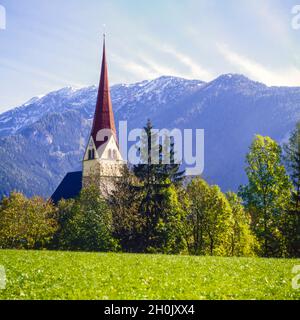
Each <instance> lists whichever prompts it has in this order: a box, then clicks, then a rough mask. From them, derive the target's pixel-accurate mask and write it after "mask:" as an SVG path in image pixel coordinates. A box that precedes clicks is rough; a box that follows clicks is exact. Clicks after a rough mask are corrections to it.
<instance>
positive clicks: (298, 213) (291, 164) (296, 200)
mask: <svg viewBox="0 0 300 320" xmlns="http://www.w3.org/2000/svg"><path fill="white" fill-rule="evenodd" d="M283 149H284V161H285V163H286V165H287V169H288V173H289V174H290V178H291V181H292V183H293V185H294V190H293V192H292V198H291V203H290V208H289V210H287V215H286V217H285V227H284V234H285V236H286V238H287V247H288V252H289V254H290V255H291V256H294V257H299V256H300V122H298V123H297V125H296V128H295V130H294V131H293V132H292V134H291V136H290V139H289V141H288V143H286V144H284V146H283Z"/></svg>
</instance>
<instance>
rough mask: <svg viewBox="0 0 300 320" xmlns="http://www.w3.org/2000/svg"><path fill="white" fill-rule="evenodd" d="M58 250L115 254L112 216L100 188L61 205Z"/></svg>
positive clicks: (83, 191)
mask: <svg viewBox="0 0 300 320" xmlns="http://www.w3.org/2000/svg"><path fill="white" fill-rule="evenodd" d="M58 208H59V222H60V229H59V231H58V234H57V236H56V239H57V243H58V247H59V248H60V249H67V250H83V251H104V252H105V251H114V250H116V249H117V247H118V245H117V241H115V239H114V238H113V237H112V233H113V230H112V213H111V211H110V209H109V207H108V205H107V203H106V201H105V200H104V199H103V198H102V197H101V195H100V192H99V188H98V187H96V186H93V185H92V186H90V187H88V188H85V189H83V190H82V191H81V193H80V196H79V197H78V198H77V199H75V200H70V201H65V200H63V201H61V202H60V203H59V206H58Z"/></svg>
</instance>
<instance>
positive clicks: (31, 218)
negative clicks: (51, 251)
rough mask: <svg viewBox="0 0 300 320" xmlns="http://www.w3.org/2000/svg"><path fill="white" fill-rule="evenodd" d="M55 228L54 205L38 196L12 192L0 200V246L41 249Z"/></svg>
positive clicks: (48, 240)
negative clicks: (28, 197) (29, 196)
mask: <svg viewBox="0 0 300 320" xmlns="http://www.w3.org/2000/svg"><path fill="white" fill-rule="evenodd" d="M56 229H57V222H56V209H55V207H54V206H53V205H52V204H51V203H49V202H47V201H45V200H44V199H42V198H40V197H34V198H32V199H27V198H26V197H24V196H23V195H22V194H21V193H12V194H11V195H10V196H9V197H5V198H3V199H2V201H1V203H0V248H9V249H42V248H45V247H46V246H47V245H49V243H50V242H51V240H52V238H53V236H54V233H55V232H56Z"/></svg>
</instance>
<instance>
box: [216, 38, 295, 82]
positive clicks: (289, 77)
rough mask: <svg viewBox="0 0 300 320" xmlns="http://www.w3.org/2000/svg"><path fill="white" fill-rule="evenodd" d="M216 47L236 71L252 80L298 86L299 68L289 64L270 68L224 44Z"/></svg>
mask: <svg viewBox="0 0 300 320" xmlns="http://www.w3.org/2000/svg"><path fill="white" fill-rule="evenodd" d="M217 48H218V50H219V52H220V53H221V54H222V56H223V58H225V60H227V61H228V62H229V63H230V64H232V65H233V66H234V67H235V68H236V70H238V72H241V73H244V74H246V75H247V76H249V77H250V78H251V79H253V80H257V81H260V82H263V83H265V84H267V85H270V86H272V85H274V86H299V83H300V69H298V68H296V67H293V66H290V67H288V68H286V69H284V70H271V69H269V68H267V67H265V66H264V65H262V64H261V63H259V62H256V61H254V60H252V59H250V58H248V57H246V56H244V55H241V54H239V53H236V52H234V51H233V50H231V49H230V48H229V47H228V46H227V45H225V44H218V45H217Z"/></svg>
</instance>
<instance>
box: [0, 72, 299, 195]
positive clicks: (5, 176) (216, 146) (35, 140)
mask: <svg viewBox="0 0 300 320" xmlns="http://www.w3.org/2000/svg"><path fill="white" fill-rule="evenodd" d="M111 94H112V100H113V108H114V111H115V117H116V121H119V120H128V125H129V129H130V128H136V127H139V128H140V127H143V126H144V125H145V123H146V121H147V119H151V121H152V123H153V124H154V126H155V127H157V128H180V129H190V128H191V129H196V128H201V129H202V128H203V129H205V171H204V176H205V177H206V178H207V179H208V181H209V182H211V183H217V184H219V185H220V186H221V187H222V188H223V189H224V190H228V189H233V190H236V189H237V187H238V186H239V184H241V183H243V182H244V181H245V174H244V170H243V167H244V159H245V154H246V152H247V150H248V147H249V145H250V143H251V140H252V138H253V136H254V135H255V134H262V135H269V136H271V137H272V138H274V139H276V140H277V141H278V142H282V141H283V140H284V139H286V138H287V137H288V134H289V132H290V131H291V130H292V129H293V127H294V125H295V123H296V122H297V121H298V120H299V119H300V87H296V88H287V87H267V86H266V85H264V84H261V83H258V82H254V81H251V80H249V79H248V78H246V77H244V76H242V75H235V74H228V75H222V76H220V77H219V78H217V79H215V80H214V81H211V82H209V83H205V82H202V81H198V80H186V79H181V78H176V77H161V78H158V79H155V80H153V81H143V82H139V83H135V84H129V85H125V84H120V85H115V86H113V87H112V88H111ZM96 96H97V87H95V86H91V87H87V88H82V89H74V88H63V89H61V90H59V91H55V92H51V93H49V94H47V95H45V96H42V97H35V98H33V99H31V100H30V101H28V102H27V103H25V104H23V105H22V106H20V107H18V108H15V109H13V110H11V111H8V112H6V113H3V114H1V115H0V159H1V162H0V179H1V184H0V195H1V194H7V193H8V192H10V191H12V190H19V191H22V192H24V193H25V194H27V195H29V196H31V195H34V194H39V195H42V196H45V197H47V196H49V195H51V194H52V192H53V191H54V190H55V188H56V187H57V185H58V184H59V182H60V180H61V179H62V178H63V176H64V175H65V174H66V173H67V172H69V171H74V170H80V169H81V159H82V155H83V152H84V148H85V145H86V140H87V137H88V134H89V131H90V128H91V122H92V118H93V114H94V109H95V102H96Z"/></svg>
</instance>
